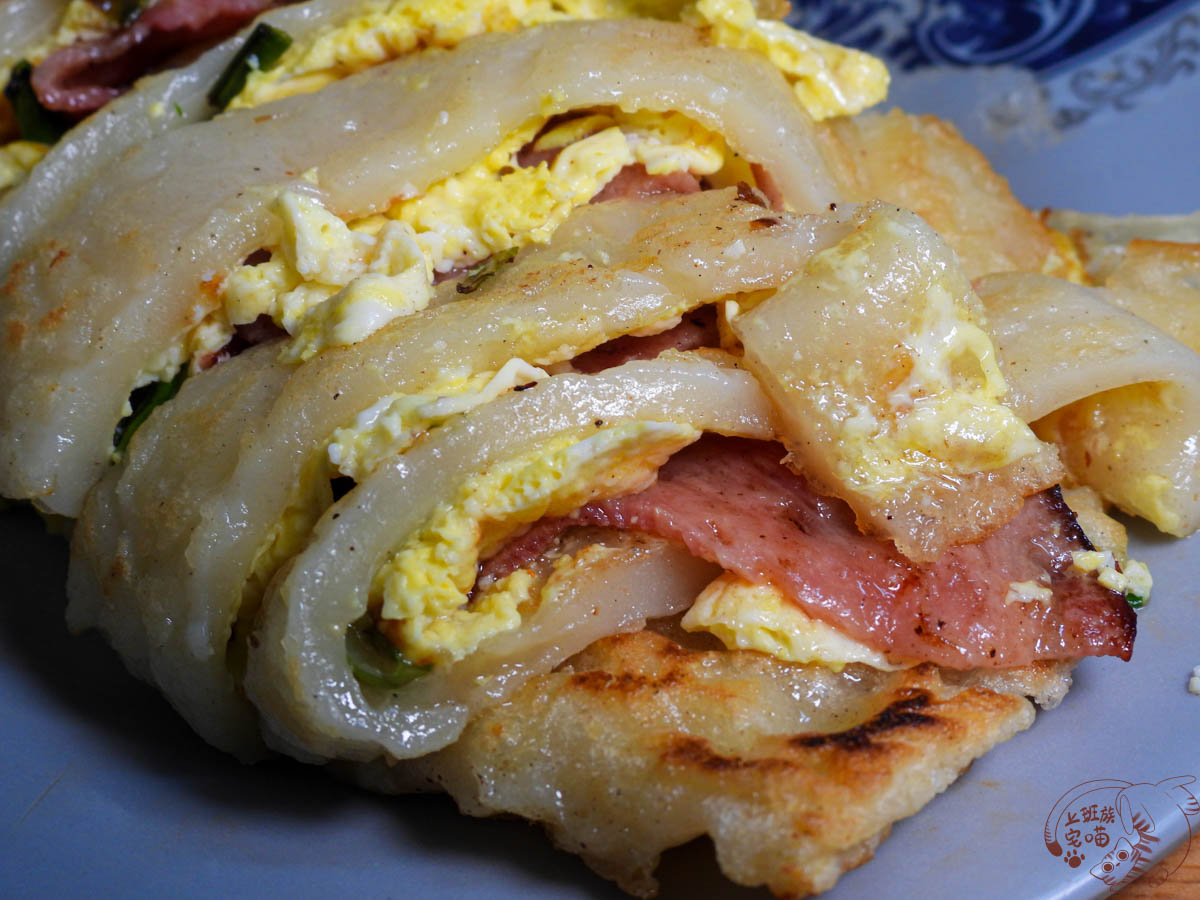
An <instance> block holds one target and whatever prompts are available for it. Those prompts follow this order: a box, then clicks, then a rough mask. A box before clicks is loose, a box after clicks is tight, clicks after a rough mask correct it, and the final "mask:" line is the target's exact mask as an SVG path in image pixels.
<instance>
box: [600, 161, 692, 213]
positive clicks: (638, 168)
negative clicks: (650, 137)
mask: <svg viewBox="0 0 1200 900" xmlns="http://www.w3.org/2000/svg"><path fill="white" fill-rule="evenodd" d="M698 190H700V182H699V181H698V180H697V179H696V176H695V175H693V174H692V173H691V172H668V173H667V174H665V175H651V174H650V173H649V172H647V171H646V167H645V166H643V165H642V164H641V163H634V164H633V165H630V166H625V167H624V168H623V169H621V171H620V172H618V173H617V175H616V177H615V178H613V180H612V181H610V182H609V183H608V184H606V185H605V186H604V187H603V188H601V189H600V193H598V194H596V196H595V197H593V198H592V203H603V202H604V201H605V200H615V199H616V198H618V197H654V196H657V195H658V194H694V193H696V191H698Z"/></svg>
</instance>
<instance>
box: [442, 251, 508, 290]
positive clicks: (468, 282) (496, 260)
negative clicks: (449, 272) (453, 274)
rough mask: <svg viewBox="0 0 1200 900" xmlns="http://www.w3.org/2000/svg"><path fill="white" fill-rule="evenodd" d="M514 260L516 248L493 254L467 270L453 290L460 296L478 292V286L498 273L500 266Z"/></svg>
mask: <svg viewBox="0 0 1200 900" xmlns="http://www.w3.org/2000/svg"><path fill="white" fill-rule="evenodd" d="M516 258H517V248H516V247H510V248H509V249H507V250H501V251H500V252H499V253H493V254H492V255H491V256H489V257H488V258H487V259H485V260H484V261H483V262H481V263H479V264H478V265H476V266H473V267H472V268H470V269H468V270H467V274H466V275H464V276H463V277H462V278H460V279H459V280H458V284H456V285H455V289H456V290H457V291H458V292H459V293H460V294H469V293H471V291H474V290H478V288H479V286H480V285H481V284H483V283H484V282H485V281H487V280H488V279H489V278H491V277H492V276H493V275H495V274H496V273H497V272H498V271H500V268H501V267H502V266H506V265H508V264H509V263H510V262H512V261H513V260H514V259H516Z"/></svg>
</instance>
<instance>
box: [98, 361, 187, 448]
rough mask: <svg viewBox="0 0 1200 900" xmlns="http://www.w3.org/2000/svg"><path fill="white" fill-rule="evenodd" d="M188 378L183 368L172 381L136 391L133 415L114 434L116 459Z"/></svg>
mask: <svg viewBox="0 0 1200 900" xmlns="http://www.w3.org/2000/svg"><path fill="white" fill-rule="evenodd" d="M186 377H187V369H186V368H182V369H180V370H179V372H178V374H177V375H176V376H175V377H174V378H172V379H171V380H170V381H156V382H155V383H154V384H148V385H146V386H145V387H144V388H139V389H138V390H137V391H134V395H133V398H132V404H133V413H132V414H130V415H129V416H127V417H126V418H124V419H122V420H121V421H120V423H119V424H118V425H117V430H116V431H115V432H114V433H113V456H114V457H116V458H119V457H120V456H121V455H122V454H124V453H125V448H126V447H128V446H129V439H130V438H132V437H133V433H134V432H135V431H137V430H138V429H139V428H141V427H142V424H143V423H144V422H145V421H146V419H148V418H150V413H152V412H154V409H155V407H159V406H162V405H163V404H164V403H166V402H167V401H168V400H170V399H171V398H172V397H174V396H175V395H176V394H177V393H179V387H180V385H182V384H183V379H184V378H186Z"/></svg>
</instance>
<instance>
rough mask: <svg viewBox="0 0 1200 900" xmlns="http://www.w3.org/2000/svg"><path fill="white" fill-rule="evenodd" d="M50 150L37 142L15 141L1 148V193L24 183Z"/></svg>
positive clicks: (45, 145)
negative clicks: (26, 177)
mask: <svg viewBox="0 0 1200 900" xmlns="http://www.w3.org/2000/svg"><path fill="white" fill-rule="evenodd" d="M49 149H50V147H49V145H47V144H39V143H37V142H36V141H13V142H12V143H11V144H6V145H4V146H3V147H0V191H6V190H8V189H9V188H10V187H13V186H14V185H17V184H20V183H21V182H22V181H24V180H25V176H26V175H28V174H29V173H30V171H32V169H33V167H34V166H36V165H37V164H38V163H39V162H40V161H41V159H42V157H43V156H45V155H46V152H47V151H48V150H49Z"/></svg>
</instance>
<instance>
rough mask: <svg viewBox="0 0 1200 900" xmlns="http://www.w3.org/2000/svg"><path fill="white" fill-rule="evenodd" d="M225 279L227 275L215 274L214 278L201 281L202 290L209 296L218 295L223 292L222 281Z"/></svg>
mask: <svg viewBox="0 0 1200 900" xmlns="http://www.w3.org/2000/svg"><path fill="white" fill-rule="evenodd" d="M224 280H225V276H223V275H214V276H213V277H212V278H208V279H206V280H204V281H202V282H200V292H201V293H202V294H206V295H208V296H209V297H216V296H217V294H219V293H220V292H221V282H223V281H224Z"/></svg>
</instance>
